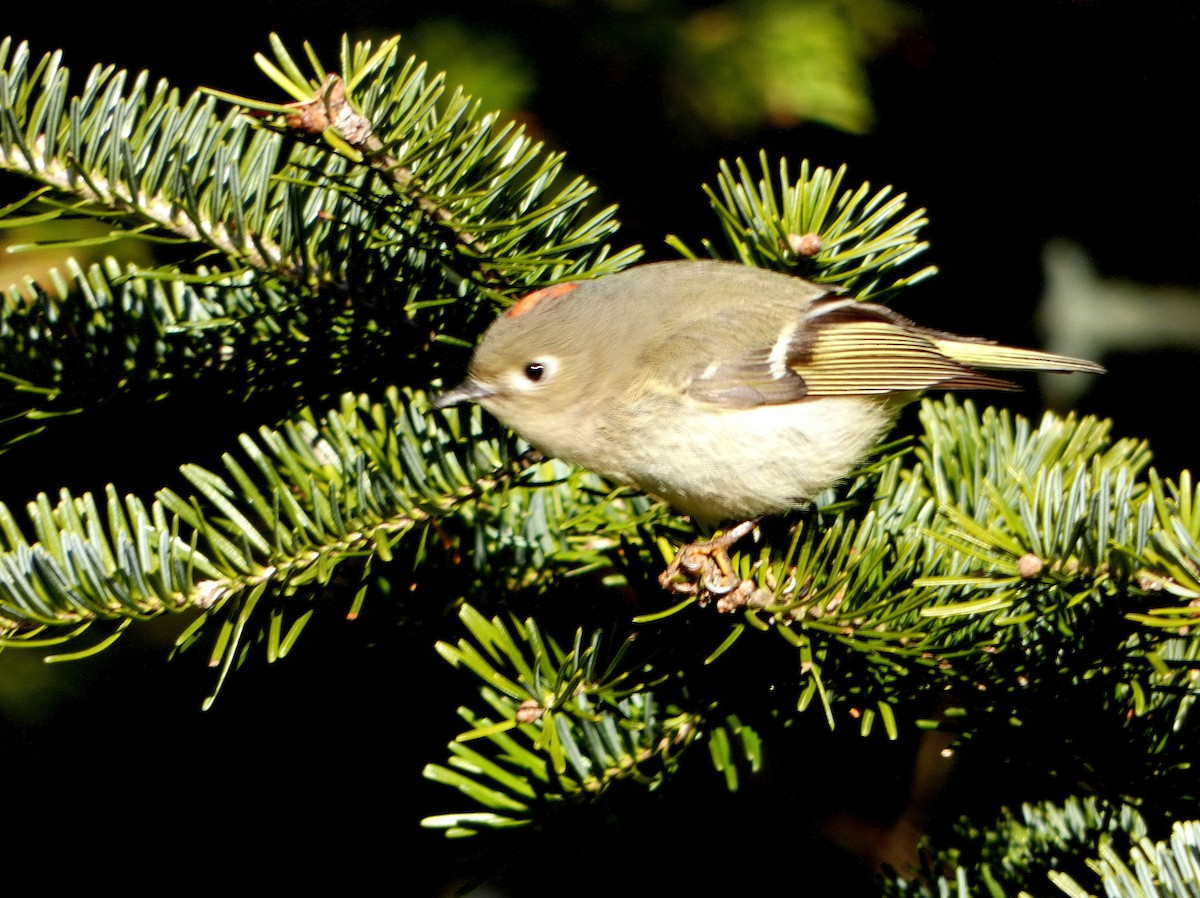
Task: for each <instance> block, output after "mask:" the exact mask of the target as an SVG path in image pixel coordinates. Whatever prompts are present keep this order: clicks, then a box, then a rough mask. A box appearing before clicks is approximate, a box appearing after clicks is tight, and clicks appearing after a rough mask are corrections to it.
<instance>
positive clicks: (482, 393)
mask: <svg viewBox="0 0 1200 898" xmlns="http://www.w3.org/2000/svg"><path fill="white" fill-rule="evenodd" d="M494 392H495V390H493V389H492V388H491V387H489V386H487V385H486V384H481V383H480V382H479V381H477V380H471V379H470V378H467V379H466V380H464V381H463V382H462V383H460V384H459V385H458V386H457V387H454V388H453V389H452V390H447V391H446V392H445V393H442V394H441V395H440V396H436V397H434V400H433V406H434V408H449V407H450V406H452V405H458V404H459V403H460V402H478V401H479V400H480V399H486V398H487V397H488V396H491V395H492V393H494Z"/></svg>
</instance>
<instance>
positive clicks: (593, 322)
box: [436, 261, 1104, 550]
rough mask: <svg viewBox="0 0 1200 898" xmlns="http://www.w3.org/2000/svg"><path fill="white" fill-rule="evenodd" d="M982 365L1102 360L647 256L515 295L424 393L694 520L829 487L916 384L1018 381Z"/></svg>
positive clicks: (747, 270) (818, 289) (745, 514)
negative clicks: (466, 354) (454, 372)
mask: <svg viewBox="0 0 1200 898" xmlns="http://www.w3.org/2000/svg"><path fill="white" fill-rule="evenodd" d="M988 369H998V370H1014V371H1016V370H1025V371H1059V372H1071V371H1082V372H1101V371H1103V370H1104V369H1103V368H1102V367H1101V366H1100V365H1097V364H1095V363H1094V362H1089V361H1084V360H1081V359H1074V358H1069V357H1067V356H1061V355H1054V354H1051V353H1046V352H1038V351H1036V350H1029V349H1015V348H1012V347H1008V346H1000V345H997V344H996V343H993V342H990V341H987V340H981V339H974V338H971V337H960V336H956V335H954V334H949V333H944V332H941V331H936V330H930V329H928V328H923V327H919V326H917V325H916V324H914V323H913V322H911V321H909V320H908V319H906V318H904V317H903V316H901V315H898V314H897V313H896V312H894V311H892V310H891V309H888V308H887V307H885V306H881V305H877V304H875V303H870V302H859V301H857V300H855V299H854V298H852V297H850V296H848V295H846V294H844V293H841V292H839V291H838V290H836V289H835V288H831V287H828V286H822V285H820V284H814V283H810V282H809V281H806V280H802V279H801V278H797V277H792V276H790V275H786V274H781V273H778V272H773V271H767V270H765V269H760V268H752V267H748V266H745V265H741V264H738V263H733V262H717V261H678V262H658V263H651V264H646V265H638V266H635V267H632V268H629V269H626V270H625V271H622V272H620V273H618V274H613V275H609V276H607V277H602V278H598V279H595V280H588V281H580V282H577V283H564V284H558V285H556V286H553V287H547V288H545V289H542V290H538V291H536V292H534V293H531V294H529V295H528V296H525V297H524V298H522V299H520V300H518V301H517V302H516V303H515V304H514V305H513V306H512V307H510V308H509V309H508V310H507V311H505V312H504V313H502V314H501V315H500V317H499V318H498V319H497V320H496V321H495V322H494V323H493V324H492V325H491V327H489V328H488V330H487V332H486V333H484V335H483V338H482V339H481V340H480V342H479V345H478V346H477V347H476V349H475V353H474V356H473V357H472V359H471V362H470V366H469V373H468V376H467V378H466V380H464V381H463V382H462V383H461V384H460V385H459V386H457V387H455V388H453V389H451V390H449V391H447V392H446V393H443V394H442V395H441V396H440V397H438V398H437V400H436V405H437V406H439V407H442V408H444V407H447V406H451V405H454V404H456V403H460V402H464V401H473V402H478V403H479V404H481V405H482V406H483V407H484V408H485V409H487V410H488V411H489V412H491V413H492V414H493V415H495V416H496V417H497V418H499V419H500V420H501V421H502V422H504V423H505V424H506V425H508V426H509V427H511V428H512V429H513V430H515V431H516V432H517V433H519V434H520V435H521V436H522V437H524V438H525V439H526V440H527V441H528V442H529V443H530V444H531V445H533V446H534V447H535V448H537V449H539V450H540V451H541V452H543V453H544V454H545V455H548V456H554V457H557V458H561V459H563V460H565V461H569V462H574V463H575V464H578V465H581V466H583V467H585V468H588V469H590V470H592V471H594V472H596V473H597V474H601V475H603V476H605V477H607V478H609V479H610V480H612V481H614V482H616V483H621V484H627V485H629V486H633V487H636V488H638V489H640V490H642V491H644V492H647V493H650V494H652V495H655V496H658V497H660V498H662V499H664V500H666V501H667V502H669V503H670V504H671V505H672V506H674V507H675V508H676V509H677V510H678V511H680V512H682V513H684V514H687V515H690V516H691V517H692V518H693V519H694V520H695V521H696V522H697V523H698V524H700V525H701V526H702V527H705V528H712V527H716V526H718V525H720V524H725V523H737V522H750V521H754V520H756V519H758V518H761V517H763V516H764V515H770V514H774V513H777V512H781V511H784V510H787V509H789V508H794V507H796V506H799V505H802V504H803V503H804V502H805V501H806V500H808V499H809V498H811V497H812V496H813V495H815V494H816V493H818V492H820V491H821V490H823V489H825V488H826V487H829V486H832V485H834V484H835V483H837V482H838V481H839V480H841V479H843V478H844V477H845V476H846V475H847V474H849V473H850V472H851V471H852V470H853V469H854V468H855V467H857V466H858V465H860V464H861V463H862V462H863V461H864V460H865V459H866V458H867V456H868V455H869V454H870V452H871V449H872V448H873V447H874V446H875V445H876V444H877V443H878V442H879V440H880V439H881V438H882V437H883V436H884V434H886V433H887V431H888V430H889V428H890V427H891V426H892V424H893V423H894V422H895V419H896V416H897V414H898V413H899V411H900V409H901V408H902V407H903V406H904V405H905V404H906V403H908V402H909V401H911V400H912V399H914V398H916V397H917V396H919V395H920V394H921V393H923V392H924V391H926V390H934V389H938V390H978V389H989V390H1014V389H1018V387H1017V386H1016V385H1015V384H1014V383H1012V382H1010V381H1007V380H1003V379H1000V378H997V377H994V376H992V375H990V374H987V373H984V371H986V370H988ZM735 529H736V531H737V533H738V535H741V534H742V533H745V532H746V531H747V530H748V529H749V526H748V525H745V524H743V525H742V527H740V528H735ZM693 548H695V547H693ZM716 548H717V549H718V550H721V549H722V547H720V546H718V547H716Z"/></svg>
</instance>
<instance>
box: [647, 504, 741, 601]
mask: <svg viewBox="0 0 1200 898" xmlns="http://www.w3.org/2000/svg"><path fill="white" fill-rule="evenodd" d="M753 529H754V522H753V521H744V522H742V523H741V524H738V525H737V526H736V527H732V528H730V529H729V530H727V531H725V532H724V533H722V534H720V535H718V536H715V537H713V538H712V539H710V540H704V541H702V542H696V543H690V544H688V545H686V546H683V547H681V548H680V549H679V551H678V552H677V553H676V554H675V560H674V561H672V562H671V563H670V565H668V566H667V569H666V570H665V571H663V572H662V574H660V575H659V578H658V582H659V584H660V585H661V586H662V588H663V589H665V590H667V591H668V592H673V593H676V594H678V595H685V596H697V597H698V598H699V599H700V600H701V603H702V604H707V602H708V600H709V599H712V598H716V599H721V598H722V597H724V596H726V595H728V594H729V593H731V592H733V591H734V590H736V589H738V588H739V587H740V586H741V584H742V578H741V577H740V576H738V574H737V572H736V571H734V569H733V562H732V561H730V558H729V547H730V546H732V545H733V544H734V543H736V542H737V541H738V540H739V539H741V538H742V537H743V536H745V535H746V534H747V533H749V532H750V531H751V530H753Z"/></svg>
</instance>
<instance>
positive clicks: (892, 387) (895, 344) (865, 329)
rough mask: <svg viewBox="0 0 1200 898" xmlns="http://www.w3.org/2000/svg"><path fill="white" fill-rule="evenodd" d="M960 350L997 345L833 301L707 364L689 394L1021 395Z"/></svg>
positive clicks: (747, 399)
mask: <svg viewBox="0 0 1200 898" xmlns="http://www.w3.org/2000/svg"><path fill="white" fill-rule="evenodd" d="M959 344H961V345H962V346H963V347H976V348H982V347H984V346H988V347H992V346H993V345H994V344H990V343H988V342H987V341H973V340H971V339H970V338H963V337H956V336H954V335H952V334H946V333H942V332H939V331H932V330H927V329H924V328H921V327H918V326H917V325H915V324H913V323H912V322H911V321H909V320H908V319H907V318H905V317H903V316H902V315H899V314H897V313H895V312H893V311H892V310H891V309H888V308H885V307H884V306H879V305H875V304H873V303H863V302H857V301H855V300H852V299H845V298H842V297H836V296H830V297H827V298H826V299H822V300H818V301H817V302H816V303H814V304H813V306H812V308H811V309H810V310H809V313H808V315H806V317H805V319H804V320H803V321H802V322H797V323H796V324H795V325H794V326H792V327H790V328H785V329H784V331H783V332H782V333H780V334H779V335H778V337H777V338H776V340H775V342H774V343H773V344H772V345H771V346H768V347H763V348H758V349H754V350H752V351H750V352H747V353H743V354H742V355H740V356H738V357H735V358H731V359H727V360H723V361H720V362H714V363H711V364H709V365H707V366H705V367H704V368H703V369H702V370H700V371H698V372H697V373H696V375H695V376H694V377H693V379H692V380H691V382H690V384H689V385H688V387H687V393H688V395H689V396H691V397H693V398H695V399H698V400H700V401H703V402H710V403H714V404H717V405H722V406H725V407H728V408H748V407H752V406H756V405H772V404H779V403H786V402H797V401H800V400H802V399H813V398H818V397H822V396H870V395H884V394H888V393H908V392H919V391H922V390H928V389H933V388H940V389H959V390H961V389H990V390H1015V389H1018V387H1017V385H1016V384H1013V383H1011V382H1010V381H1007V380H1003V379H1001V378H997V377H992V376H990V375H987V374H982V373H980V372H978V371H976V370H974V369H973V368H970V367H968V366H967V365H965V364H963V363H962V362H959V361H957V360H956V359H955V358H953V357H951V355H950V354H949V350H950V349H951V348H952V346H954V345H959ZM997 348H1000V347H997ZM1015 352H1018V353H1019V352H1020V350H1016V351H1015ZM994 354H995V353H994ZM997 367H1007V366H1006V365H1003V364H1001V365H998V366H997ZM1013 367H1019V366H1013Z"/></svg>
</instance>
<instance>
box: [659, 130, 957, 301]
mask: <svg viewBox="0 0 1200 898" xmlns="http://www.w3.org/2000/svg"><path fill="white" fill-rule="evenodd" d="M759 164H760V166H761V169H762V175H761V177H760V178H758V179H755V176H754V175H752V174H751V172H750V169H749V167H748V166H747V165H746V163H745V162H744V161H743V160H741V159H738V160H736V161H735V163H734V167H736V170H737V171H736V173H735V171H734V168H733V167H731V166H730V165H729V163H727V162H724V161H722V162H721V166H720V173H719V174H718V176H717V187H716V189H714V188H712V187H709V186H708V185H705V187H704V192H705V193H706V194H707V195H708V198H709V204H710V205H711V206H712V209H713V211H714V212H715V213H716V215H717V218H718V221H719V222H720V224H721V228H722V231H723V232H724V237H725V241H726V243H727V245H728V247H729V249H730V250H731V251H732V253H733V256H734V257H735V258H736V259H738V260H740V261H741V262H744V263H745V264H747V265H754V266H758V267H762V268H773V269H775V270H778V271H784V272H787V273H789V274H797V275H800V276H802V277H806V278H808V279H810V280H814V281H818V282H821V283H828V284H836V285H838V286H840V287H844V288H846V289H848V290H853V291H854V293H855V294H856V295H857V296H858V297H859V298H860V299H864V300H866V299H871V300H878V299H879V298H881V297H883V296H886V295H887V294H890V293H893V292H894V291H896V290H898V289H900V288H901V287H904V286H906V285H908V284H915V283H916V282H917V281H920V280H922V279H924V278H926V277H929V276H931V275H933V274H934V273H935V272H936V270H937V269H935V268H933V267H932V266H928V267H925V268H922V269H920V270H918V271H916V272H915V273H912V274H907V275H902V276H900V277H896V278H895V279H894V280H892V281H891V282H890V283H884V275H885V274H886V275H887V276H888V277H892V276H893V275H892V271H893V269H900V268H902V267H903V266H906V265H907V264H908V263H909V262H910V261H912V259H913V258H915V257H916V256H918V255H920V254H921V253H923V252H924V251H925V250H926V249H927V248H928V246H929V245H928V244H927V243H926V242H924V241H922V240H919V239H918V237H917V234H918V232H919V231H920V229H921V228H922V227H923V226H924V225H925V224H926V219H925V210H924V209H918V210H916V211H915V212H909V213H907V214H905V213H904V202H905V199H906V195H905V194H897V195H895V196H893V195H892V188H891V187H890V186H889V187H883V188H881V189H879V190H877V191H875V192H874V193H872V192H871V185H870V184H867V183H864V184H861V185H859V187H858V188H856V189H855V190H845V191H844V192H841V191H842V182H843V180H844V179H845V176H846V167H845V166H842V167H841V168H839V169H838V170H837V172H832V171H830V170H829V169H827V168H824V167H821V166H817V167H816V168H811V169H810V165H809V162H808V160H804V161H802V162H801V164H800V172H799V174H798V175H797V176H796V178H795V180H793V179H792V178H791V175H790V174H789V171H788V164H787V160H786V159H784V160H781V161H780V163H779V172H778V176H777V179H776V177H773V176H772V174H771V170H770V166H769V163H768V160H767V155H766V153H765V152H764V153H760V154H759ZM667 242H668V243H669V244H671V245H672V246H674V247H675V248H676V249H677V250H679V251H680V252H681V253H682V254H683V255H684V256H686V257H688V258H695V255H696V254H695V253H694V252H693V251H692V250H691V249H689V248H688V247H687V246H686V245H685V244H684V243H683V242H682V241H681V240H679V238H677V237H674V236H672V237H669V238H668V239H667ZM702 243H703V246H704V249H705V251H706V252H707V253H708V255H710V256H711V257H712V258H721V257H722V253H721V252H720V251H719V250H718V248H717V247H716V245H715V244H714V243H713V242H712V241H711V240H708V239H705V240H703V241H702Z"/></svg>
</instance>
